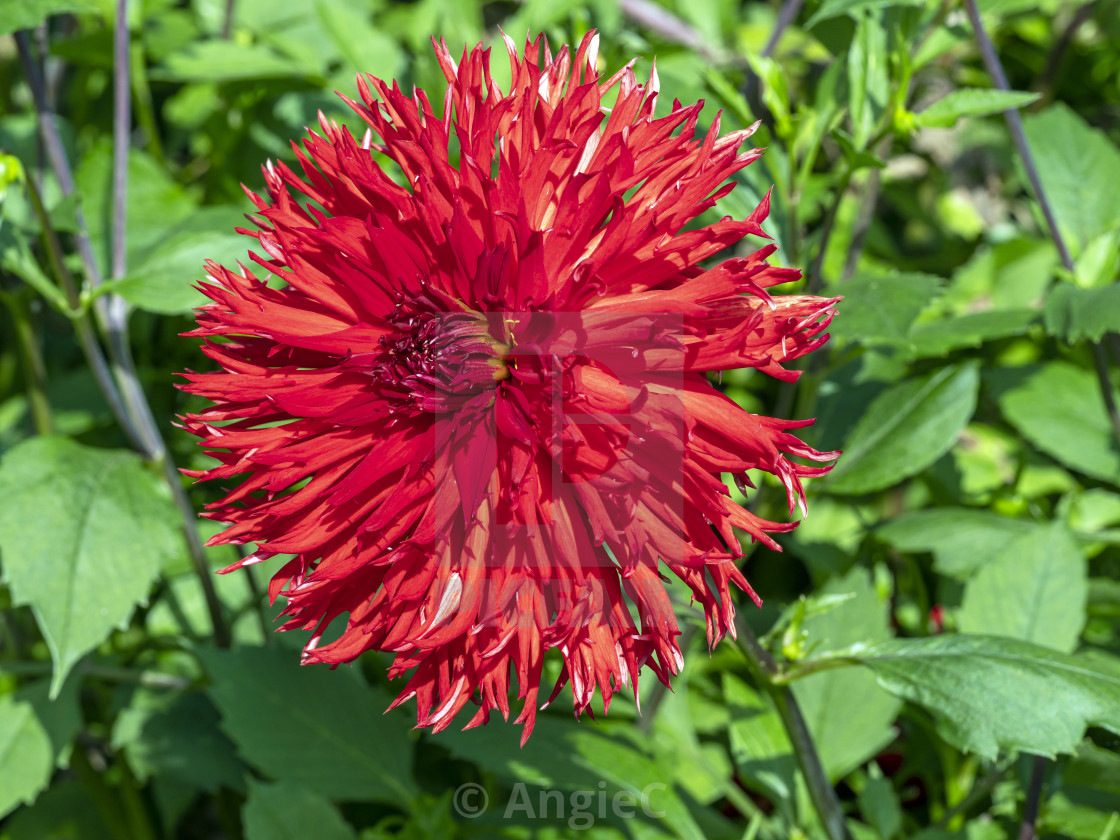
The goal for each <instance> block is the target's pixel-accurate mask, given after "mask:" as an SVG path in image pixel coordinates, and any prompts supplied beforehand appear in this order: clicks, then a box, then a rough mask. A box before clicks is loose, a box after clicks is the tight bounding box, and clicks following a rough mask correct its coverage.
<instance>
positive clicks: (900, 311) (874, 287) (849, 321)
mask: <svg viewBox="0 0 1120 840" xmlns="http://www.w3.org/2000/svg"><path fill="white" fill-rule="evenodd" d="M940 288H941V280H940V279H939V278H937V277H934V276H933V275H930V274H918V273H908V274H891V275H885V276H880V277H876V276H863V277H856V278H854V279H852V280H850V281H848V282H847V283H845V284H844V285H843V287H837V288H836V291H837V292H838V293H840V294H843V295H844V303H843V312H842V316H841V317H839V318H837V319H836V321H835V322H833V326H832V328H831V333H832V335H833V337H834V338H835V339H839V340H842V341H858V342H859V343H860V344H863V345H866V346H875V345H888V346H891V347H900V348H908V347H910V337H909V332H910V325H911V324H912V323H914V319H915V318H917V317H918V314H919V313H920V312H921V311H922V310H923V309H925V308H926V306H928V305H929V303H930V301H932V300H933V299H934V298H935V297H936V296H937V293H938V291H939V290H940Z"/></svg>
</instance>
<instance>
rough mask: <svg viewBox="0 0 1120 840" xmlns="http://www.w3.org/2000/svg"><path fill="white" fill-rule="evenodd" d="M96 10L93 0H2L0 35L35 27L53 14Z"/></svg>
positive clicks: (0, 2) (0, 6) (0, 7)
mask: <svg viewBox="0 0 1120 840" xmlns="http://www.w3.org/2000/svg"><path fill="white" fill-rule="evenodd" d="M96 11H98V6H97V4H95V3H93V2H92V0H0V35H9V34H11V33H12V32H18V31H19V30H21V29H34V28H35V27H36V26H38V25H39V24H40V23H42V22H43V21H44V20H46V19H47V18H48V17H50V16H51V15H60V14H62V13H64V12H72V13H74V14H79V13H81V12H96Z"/></svg>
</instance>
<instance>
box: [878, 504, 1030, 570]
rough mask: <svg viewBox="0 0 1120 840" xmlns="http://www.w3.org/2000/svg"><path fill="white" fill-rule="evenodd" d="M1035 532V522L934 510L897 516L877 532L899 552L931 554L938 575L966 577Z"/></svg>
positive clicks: (962, 510)
mask: <svg viewBox="0 0 1120 840" xmlns="http://www.w3.org/2000/svg"><path fill="white" fill-rule="evenodd" d="M1037 529H1038V525H1037V524H1036V523H1034V522H1029V521H1026V520H1022V519H1008V518H1007V517H1004V516H999V515H998V514H995V513H989V512H988V511H980V510H970V509H968V508H935V509H929V510H919V511H912V512H910V513H904V514H902V515H901V516H896V517H895V518H894V519H892V520H890V521H889V522H888V523H887V524H885V525H883V526H882V527H880V528H879V529H878V531H877V533H878V535H879V536H880V537H882V538H883V539H884V540H886V541H887V542H889V543H890V544H891V545H893V546H894V547H895V548H896V549H898V550H899V551H906V552H921V551H929V552H932V553H933V559H934V568H935V569H936V570H937V571H938V572H940V573H941V574H943V575H952V576H953V577H961V578H965V577H968V576H969V575H971V574H972V573H973V572H975V571H976V570H977V569H980V568H982V567H983V566H985V565H986V564H988V563H990V562H991V561H992V560H993V559H994V558H995V557H997V556H998V555H999V553H1000V552H1001V551H1002V549H1003V548H1004V546H1006V545H1007V543H1008V541H1009V540H1014V539H1016V538H1017V537H1021V536H1023V535H1033V534H1034V533H1035V531H1036V530H1037Z"/></svg>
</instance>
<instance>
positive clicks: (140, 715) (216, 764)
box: [112, 688, 245, 792]
mask: <svg viewBox="0 0 1120 840" xmlns="http://www.w3.org/2000/svg"><path fill="white" fill-rule="evenodd" d="M112 742H113V746H114V747H116V748H118V749H120V748H125V749H127V750H128V763H129V766H130V767H131V768H132V771H133V772H134V773H135V774H136V775H137V777H138V778H140V779H141V780H142V781H143V780H147V779H148V778H150V777H152V776H156V775H160V776H163V777H164V778H168V779H173V780H174V781H175V783H176V784H182V785H189V786H191V787H194V788H200V789H202V790H206V791H210V792H215V791H217V790H218V789H219V788H222V787H226V788H230V789H232V790H241V789H242V788H243V785H244V781H243V776H244V775H245V767H244V765H242V763H241V762H240V760H238V758H237V754H236V752H235V751H234V747H233V744H232V743H231V742H230V741H229V739H228V738H226V737H225V735H223V734H222V733H221V731H220V730H219V729H218V710H217V709H215V708H214V704H213V703H211V702H210V700H209V698H208V697H206V695H204V694H202V693H200V692H197V691H190V692H183V693H173V692H169V691H167V690H163V689H160V690H156V689H143V688H141V689H137V691H136V692H135V693H134V694H133V696H132V700H131V702H130V703H129V705H128V708H126V709H125V710H124V711H123V712H121V714H120V715H119V716H118V717H117V720H116V723H115V724H114V726H113V738H112Z"/></svg>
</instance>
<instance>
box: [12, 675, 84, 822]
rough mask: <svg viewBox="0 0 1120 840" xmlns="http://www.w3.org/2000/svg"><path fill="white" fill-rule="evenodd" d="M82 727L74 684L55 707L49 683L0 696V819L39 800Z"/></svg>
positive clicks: (33, 685)
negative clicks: (50, 695) (23, 804)
mask: <svg viewBox="0 0 1120 840" xmlns="http://www.w3.org/2000/svg"><path fill="white" fill-rule="evenodd" d="M81 725H82V721H81V716H80V714H79V712H78V692H77V684H76V681H74V680H71V681H70V682H69V683H67V687H66V690H65V691H63V692H62V693H61V694H60V695H59V696H58V698H57V699H55V700H54V701H51V700H50V699H48V697H47V683H46V681H45V680H44V681H41V682H37V683H32V684H30V685H27V686H25V687H23V688H21V689H20V690H19V691H16V692H13V693H11V694H3V695H0V817H3V816H4V815H5V814H7V813H9V812H10V811H11V810H12V809H14V808H15V807H16V806H18V805H20V804H21V803H26V802H33V801H34V800H35V797H36V796H38V795H39V793H40V792H41V791H42V790H43V788H45V787H46V786H47V784H48V783H49V782H50V780H51V776H52V775H53V774H54V769H55V766H56V765H57V764H60V763H62V762H63V760H64V759H66V758H67V757H68V756H69V753H68V752H66V749H67V747H69V746H70V742H71V741H73V740H74V736H75V735H76V734H77V733H78V729H80V728H81Z"/></svg>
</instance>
